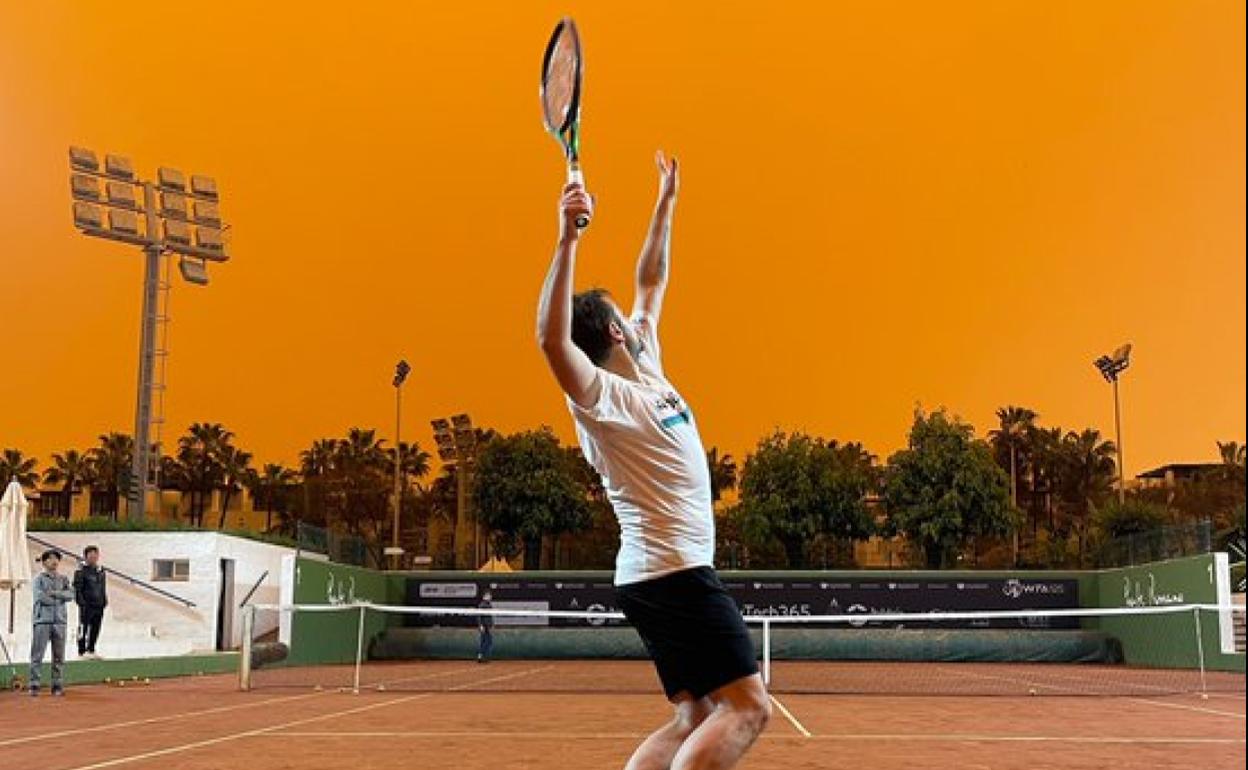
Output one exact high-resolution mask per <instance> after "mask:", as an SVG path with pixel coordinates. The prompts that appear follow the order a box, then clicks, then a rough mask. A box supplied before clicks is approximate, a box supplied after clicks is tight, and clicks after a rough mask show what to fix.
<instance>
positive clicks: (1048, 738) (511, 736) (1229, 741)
mask: <svg viewBox="0 0 1248 770" xmlns="http://www.w3.org/2000/svg"><path fill="white" fill-rule="evenodd" d="M263 737H265V738H332V739H335V740H342V739H346V738H360V739H363V738H410V739H416V740H422V739H433V740H438V739H446V738H472V739H474V740H482V739H488V738H493V739H501V740H516V739H520V740H524V739H529V740H560V741H569V740H639V739H642V738H645V737H646V736H645V734H643V733H560V732H522V731H521V732H501V731H471V730H447V731H440V732H429V731H398V730H367V731H359V732H341V731H330V730H323V731H316V730H290V731H286V732H267V733H264V735H263ZM759 738H760V739H767V740H806V739H808V738H809V739H810V740H816V741H881V740H897V741H912V742H925V741H926V742H933V743H971V742H975V743H1087V744H1141V745H1153V744H1161V745H1165V744H1178V745H1187V744H1197V745H1238V744H1243V743H1248V740H1246V739H1244V738H1192V737H1186V736H1174V737H1167V736H1149V737H1136V736H1096V735H1085V736H1079V735H981V734H978V733H947V734H910V733H824V734H820V735H807V736H799V735H785V734H776V733H764V734H763V735H761V736H759Z"/></svg>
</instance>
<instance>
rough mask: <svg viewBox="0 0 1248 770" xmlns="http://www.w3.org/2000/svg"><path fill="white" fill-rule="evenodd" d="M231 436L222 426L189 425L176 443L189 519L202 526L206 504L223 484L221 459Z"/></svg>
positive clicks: (207, 424) (197, 423)
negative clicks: (187, 497) (187, 495)
mask: <svg viewBox="0 0 1248 770" xmlns="http://www.w3.org/2000/svg"><path fill="white" fill-rule="evenodd" d="M233 438H234V434H233V433H231V432H230V431H228V430H226V428H225V426H223V425H222V424H221V423H217V422H214V423H201V422H196V423H191V426H190V427H189V428H187V431H186V435H185V436H182V437H181V438H179V439H178V455H177V457H178V462H179V463H181V464H182V467H183V468H184V470H185V474H184V478H185V482H186V488H185V491H186V492H188V493H189V494H190V496H191V507H190V519H191V523H192V524H194V525H195V526H197V527H198V526H203V523H204V510H205V509H206V508H207V507H208V500H209V498H210V497H211V495H212V492H213V490H215V489H216V488H217V487H218V486H219V485H220V484H221V482H222V477H223V472H222V469H221V463H220V459H219V458H220V455H221V451H222V449H223V448H224V447H225V446H227V445H229V443H230V441H231V440H232V439H233Z"/></svg>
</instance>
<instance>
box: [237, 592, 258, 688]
mask: <svg viewBox="0 0 1248 770" xmlns="http://www.w3.org/2000/svg"><path fill="white" fill-rule="evenodd" d="M255 628H256V605H254V604H248V605H247V607H246V609H244V610H243V649H242V650H240V654H239V657H238V689H239V690H242V691H243V692H247V691H248V690H250V689H251V642H252V639H253V638H254V636H255V633H254V631H255Z"/></svg>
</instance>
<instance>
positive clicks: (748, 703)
mask: <svg viewBox="0 0 1248 770" xmlns="http://www.w3.org/2000/svg"><path fill="white" fill-rule="evenodd" d="M708 699H709V700H710V701H711V703H712V704H714V706H715V710H714V711H713V712H712V713H711V715H710V716H708V717H707V718H706V719H705V720H703V722H702V724H701V725H699V726H698V728H697V729H695V730H694V731H693V733H691V734H690V735H689V738H688V739H686V740H685V742H684V744H683V745H682V746H681V747H680V751H678V752H677V753H676V757H675V758H674V759H673V760H672V770H728V768H731V767H733V766H735V765H736V764H737V762H738V761H739V760H740V759H741V757H742V756H743V755H744V754H745V752H746V750H747V749H749V748H750V745H751V744H753V743H754V740H755V739H756V738H758V736H759V734H760V733H762V731H763V728H765V727H766V726H767V721H768V720H769V719H771V699H770V698H768V697H767V689H766V688H765V687H764V686H763V680H762V677H760V676H759V675H758V674H755V675H754V676H749V677H746V678H744V679H738V680H737V681H735V682H733V683H732V684H729V685H726V686H724V687H721V688H719V689H718V690H716V691H715V692H713V693H711V694H710V695H709V696H708Z"/></svg>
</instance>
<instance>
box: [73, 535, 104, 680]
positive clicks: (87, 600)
mask: <svg viewBox="0 0 1248 770" xmlns="http://www.w3.org/2000/svg"><path fill="white" fill-rule="evenodd" d="M74 601H75V602H76V603H77V604H78V657H80V658H88V659H90V660H99V658H100V656H99V655H97V654H95V643H96V642H97V641H98V640H99V638H100V626H101V625H103V623H104V608H105V607H107V606H108V585H107V581H106V580H105V572H104V568H103V567H101V566H100V549H99V548H97V547H96V546H93V545H89V546H87V547H86V550H84V551H83V552H82V566H81V567H79V568H78V570H77V571H76V572H74Z"/></svg>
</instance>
